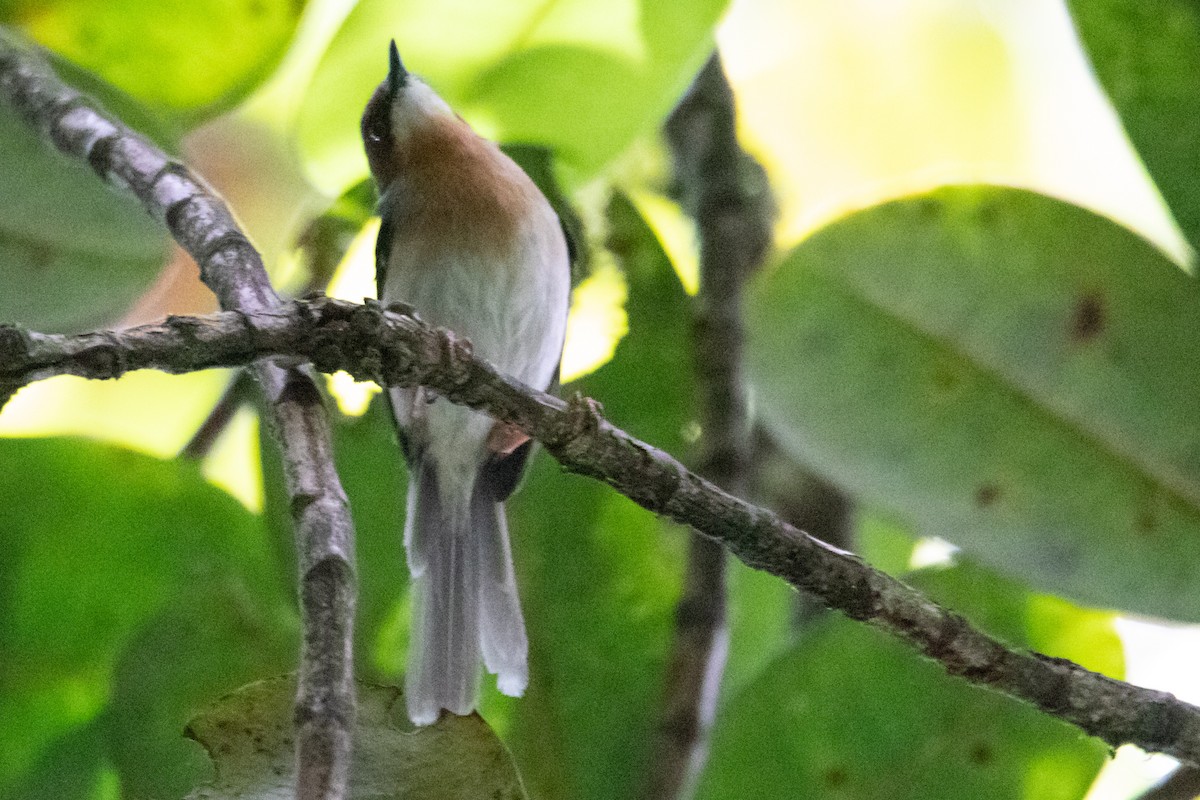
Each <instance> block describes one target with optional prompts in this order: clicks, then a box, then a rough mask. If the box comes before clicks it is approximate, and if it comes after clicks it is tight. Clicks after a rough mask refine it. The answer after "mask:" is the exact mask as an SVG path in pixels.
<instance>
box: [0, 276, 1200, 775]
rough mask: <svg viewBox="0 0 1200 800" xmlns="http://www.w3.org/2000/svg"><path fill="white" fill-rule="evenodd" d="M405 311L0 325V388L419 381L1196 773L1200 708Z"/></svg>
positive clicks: (858, 615) (970, 670)
mask: <svg viewBox="0 0 1200 800" xmlns="http://www.w3.org/2000/svg"><path fill="white" fill-rule="evenodd" d="M401 311H404V309H398V310H393V311H390V312H389V311H385V310H384V309H383V308H382V307H381V306H380V305H379V304H378V303H369V304H366V305H361V306H360V305H356V304H354V303H346V302H343V301H338V300H332V299H328V298H322V299H318V300H312V301H308V302H300V301H296V302H291V303H284V304H282V305H280V306H277V307H274V308H270V309H267V310H265V311H262V312H259V313H255V314H246V313H237V312H222V313H220V314H213V315H209V316H207V317H175V318H171V319H168V320H167V321H166V322H165V323H163V324H161V325H150V326H142V327H139V328H130V329H127V330H124V331H119V332H98V333H88V334H80V335H77V336H58V335H51V334H39V333H31V332H26V331H22V330H20V329H19V328H16V327H13V326H0V385H20V384H23V383H27V382H29V381H31V380H37V379H41V378H46V377H50V376H52V375H59V374H72V375H81V376H83V377H88V378H114V377H117V376H118V375H120V374H122V373H124V372H126V371H128V370H131V369H159V370H163V371H167V372H191V371H195V370H197V369H209V368H212V367H235V366H242V365H245V364H248V363H252V362H253V361H255V360H257V359H260V358H265V357H270V356H289V355H290V356H293V357H296V358H298V359H302V360H309V361H312V362H313V364H314V366H316V368H317V369H319V370H322V371H324V372H336V371H338V370H346V371H347V372H349V373H350V374H351V375H353V376H354V377H356V378H358V379H359V380H373V381H375V382H376V383H379V384H380V385H386V386H418V385H420V386H427V387H429V388H431V389H433V390H434V391H436V392H438V393H439V394H441V395H442V396H444V397H446V398H447V399H448V400H450V401H451V402H454V403H459V404H461V405H465V406H469V407H471V408H475V409H479V410H480V411H484V412H485V413H487V414H490V415H491V416H493V417H495V418H496V419H500V420H504V421H506V422H511V423H513V424H514V425H516V426H517V427H519V428H521V429H522V430H524V431H526V432H527V433H529V434H530V435H531V436H533V437H534V438H536V439H537V440H539V441H540V442H542V444H543V445H545V447H546V450H547V451H548V452H549V453H550V454H551V455H552V456H554V458H556V459H557V460H558V461H559V462H560V463H561V464H562V465H563V466H564V467H565V468H566V469H567V470H569V471H571V472H575V473H577V474H580V475H587V476H589V477H592V478H595V479H597V480H600V481H603V482H605V483H607V484H608V485H609V486H611V487H613V488H614V489H616V490H617V491H618V492H620V493H621V494H623V495H625V496H626V497H628V498H630V499H631V500H633V501H634V502H636V503H638V504H639V505H641V506H643V507H644V508H646V509H648V510H650V511H652V512H654V513H657V514H662V515H664V516H667V517H669V518H670V519H673V520H674V521H676V522H678V523H680V524H683V525H690V526H691V527H693V528H695V529H696V530H698V531H699V532H700V533H702V534H704V535H705V536H708V537H709V538H711V539H713V540H716V541H719V542H721V543H722V544H724V545H725V547H727V548H728V549H729V550H730V551H731V552H732V553H733V554H734V555H736V556H737V557H738V558H740V559H741V560H742V561H744V562H745V563H746V564H748V565H749V566H751V567H754V568H755V569H761V570H764V571H766V572H769V573H771V574H772V575H776V576H778V577H780V578H782V579H784V580H785V581H787V582H788V583H790V584H791V585H793V586H795V587H796V588H798V589H801V590H803V591H805V592H809V593H811V594H813V595H816V596H817V597H820V598H821V599H822V600H823V601H824V602H825V604H826V605H827V606H829V607H830V608H833V609H837V610H839V611H841V612H842V613H844V614H846V616H848V617H850V618H852V619H855V620H858V621H860V622H865V623H868V624H870V625H873V626H875V627H877V628H879V629H881V630H884V631H887V632H889V633H891V634H892V635H894V636H896V637H898V638H900V639H902V640H904V641H906V642H908V643H909V644H910V645H912V646H913V647H915V648H916V649H917V650H919V651H920V652H921V653H923V654H924V655H926V656H928V657H929V658H931V659H933V660H935V661H937V662H938V663H939V664H941V665H942V667H943V669H945V670H946V671H947V672H948V673H950V674H951V675H956V676H959V677H961V678H964V679H965V680H967V681H970V682H971V683H974V684H976V685H978V686H982V687H984V688H987V689H991V690H993V691H998V692H1002V693H1004V694H1007V695H1009V696H1011V697H1014V698H1017V699H1019V700H1023V701H1025V702H1027V703H1030V704H1031V705H1033V706H1035V707H1036V708H1038V709H1040V710H1042V711H1043V712H1045V713H1047V714H1050V715H1052V716H1055V717H1057V718H1059V719H1061V720H1063V721H1065V722H1069V723H1071V724H1072V725H1075V726H1077V727H1079V728H1080V729H1081V730H1083V731H1084V732H1085V733H1087V734H1090V735H1092V736H1096V737H1099V738H1100V739H1102V740H1103V741H1104V742H1106V743H1107V744H1109V745H1110V746H1112V747H1119V746H1120V745H1123V744H1135V745H1137V746H1139V747H1141V748H1142V749H1143V750H1147V751H1149V752H1157V753H1166V754H1167V755H1170V756H1174V757H1175V758H1178V759H1180V760H1181V761H1186V762H1189V763H1192V764H1194V765H1197V766H1200V708H1197V707H1196V706H1193V705H1190V704H1188V703H1184V702H1182V701H1180V700H1179V699H1177V698H1176V697H1174V696H1173V695H1171V694H1168V693H1167V692H1159V691H1154V690H1151V689H1145V688H1142V687H1139V686H1131V685H1130V684H1127V683H1124V682H1122V681H1118V680H1114V679H1112V678H1108V677H1105V676H1103V675H1100V674H1097V673H1094V672H1090V671H1088V670H1086V669H1084V668H1083V667H1081V666H1079V665H1078V664H1075V663H1073V662H1071V661H1067V660H1066V659H1061V658H1052V657H1049V656H1044V655H1041V654H1038V653H1030V652H1026V651H1023V650H1017V649H1012V648H1009V647H1007V646H1006V645H1004V644H1003V643H1002V642H1000V641H999V640H997V639H994V638H992V637H991V636H988V635H987V634H985V633H983V632H982V631H980V630H978V629H976V628H974V627H972V626H971V624H970V623H969V622H968V621H967V620H965V619H963V618H962V617H961V616H959V615H958V614H955V613H953V612H951V611H948V610H946V609H944V608H941V607H940V606H938V605H937V604H936V603H934V602H932V601H931V600H929V599H928V598H926V597H925V596H924V595H922V594H921V593H920V592H918V591H916V590H914V589H912V588H911V587H909V586H906V585H905V584H903V583H901V582H900V581H898V580H896V579H895V578H893V577H891V576H889V575H887V574H885V573H882V572H879V571H878V570H875V569H872V568H871V567H870V566H868V565H867V564H865V563H864V562H863V561H862V560H861V559H860V558H858V557H857V556H855V555H854V554H853V553H848V552H846V551H844V550H841V549H839V548H837V547H834V546H832V545H829V544H826V543H825V542H822V541H820V540H818V539H814V538H813V537H811V536H809V535H808V534H806V533H804V532H803V531H800V530H797V529H796V528H794V527H793V526H791V525H788V524H787V523H786V522H784V521H783V520H782V519H780V518H779V517H778V516H777V515H775V514H773V513H771V512H770V511H767V510H765V509H762V508H758V507H756V506H754V505H752V504H750V503H747V502H746V501H744V500H740V499H738V498H736V497H734V496H732V495H730V494H728V493H726V492H724V491H722V490H721V489H720V488H718V487H717V486H716V485H714V484H713V483H712V482H710V481H707V480H705V479H704V478H701V477H700V476H698V475H696V474H695V473H693V472H690V471H689V470H688V469H687V468H685V467H684V466H683V465H682V464H680V463H679V462H678V461H677V460H675V459H674V458H672V457H671V456H670V455H668V454H667V453H664V452H663V451H661V450H659V449H657V448H655V447H653V446H651V445H649V444H646V443H645V442H642V441H640V440H638V439H636V438H634V437H633V436H630V435H629V434H628V433H625V432H624V431H622V430H620V429H619V428H616V427H614V426H613V425H611V424H610V423H609V422H608V421H607V420H605V419H604V418H603V416H602V415H601V413H600V408H599V406H598V404H596V403H595V402H594V401H591V400H588V399H586V398H583V397H581V396H579V395H576V396H575V397H573V398H572V399H571V400H570V401H569V402H564V401H563V400H560V399H558V398H556V397H553V396H551V395H549V394H546V393H545V392H539V391H536V390H534V389H530V388H529V387H528V386H525V385H523V384H521V383H519V382H518V381H515V380H513V379H511V378H508V377H506V376H504V375H501V374H500V373H498V372H497V371H496V369H495V368H494V367H492V366H491V365H489V364H487V363H486V362H484V361H482V360H480V359H477V358H475V357H473V356H472V355H471V347H470V343H469V342H467V341H466V340H464V339H461V338H459V337H457V336H455V335H454V334H452V333H450V332H448V331H444V330H438V329H434V328H432V327H431V326H429V325H427V324H425V323H424V322H422V321H420V320H419V319H417V318H416V317H414V316H412V315H410V314H408V313H400V312H401ZM309 385H310V386H311V383H310V384H309Z"/></svg>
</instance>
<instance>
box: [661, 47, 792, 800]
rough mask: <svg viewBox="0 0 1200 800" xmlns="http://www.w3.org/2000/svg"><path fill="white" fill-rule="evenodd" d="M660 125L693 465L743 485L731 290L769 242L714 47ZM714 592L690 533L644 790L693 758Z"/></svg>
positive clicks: (704, 545) (721, 558)
mask: <svg viewBox="0 0 1200 800" xmlns="http://www.w3.org/2000/svg"><path fill="white" fill-rule="evenodd" d="M665 133H666V137H667V141H668V143H669V145H670V147H671V152H672V156H673V160H674V165H675V176H676V180H677V181H678V187H679V190H680V194H681V197H682V201H683V205H684V207H685V208H686V209H687V211H688V212H689V213H690V214H691V215H692V217H693V218H694V219H695V221H696V225H697V228H698V230H699V236H700V292H699V296H698V297H697V301H696V305H695V312H694V319H693V351H692V352H693V361H694V368H695V371H696V376H697V383H698V387H699V398H698V416H699V418H700V424H701V439H700V449H701V455H700V458H699V471H700V472H701V473H702V474H703V475H704V476H705V477H707V478H709V479H710V480H712V481H713V482H714V483H716V484H717V485H718V486H720V487H722V488H723V489H725V490H726V491H729V492H731V493H734V494H741V495H744V494H745V491H746V488H747V484H748V480H747V468H748V467H749V462H750V453H751V437H750V424H749V416H748V412H747V403H746V388H745V382H744V379H743V376H742V344H743V339H744V338H745V331H744V324H743V322H742V296H743V294H744V292H743V287H744V286H745V282H746V279H747V278H748V277H749V276H750V275H751V273H753V272H754V270H755V269H757V268H758V266H759V265H760V264H761V263H762V261H763V259H764V257H765V256H766V253H767V251H768V249H769V247H770V242H771V220H772V214H773V206H772V204H771V201H770V197H769V194H768V192H767V190H766V181H765V178H764V175H763V172H762V169H761V168H760V167H759V166H758V165H757V164H756V163H754V161H753V160H752V159H751V158H750V157H749V156H748V155H747V154H746V153H745V152H744V151H743V150H742V149H741V147H740V146H739V144H738V141H737V130H736V118H735V114H734V106H733V94H732V92H731V91H730V88H729V84H728V82H727V81H726V79H725V74H724V72H723V71H722V69H721V62H720V59H719V58H718V57H717V56H716V55H713V57H712V58H711V59H709V61H708V63H707V64H706V65H705V67H704V69H703V70H702V71H701V72H700V74H699V75H698V76H697V77H696V80H695V82H694V83H693V84H692V87H691V88H690V89H689V91H688V92H687V94H686V95H685V96H684V97H683V99H682V100H681V101H680V103H679V106H678V107H677V108H676V109H675V111H674V112H673V113H672V114H671V117H670V119H668V121H667V124H666V130H665ZM725 595H726V586H725V554H724V552H723V550H722V549H721V547H720V546H718V545H717V544H716V543H715V542H713V541H712V540H709V539H705V538H702V537H700V536H698V535H696V534H693V535H692V538H691V540H690V542H689V545H688V564H687V572H686V576H685V580H684V591H683V599H682V600H681V601H680V604H679V608H678V611H677V618H676V631H675V641H674V643H673V645H672V649H671V653H670V655H669V660H668V666H667V678H666V687H665V690H664V696H665V699H664V705H663V709H662V712H661V713H662V717H661V721H660V723H659V727H658V731H657V735H656V739H655V743H654V749H653V753H652V757H651V762H650V764H649V772H648V776H647V781H646V786H645V791H644V792H643V796H644V797H648V798H652V800H674V798H679V797H683V796H686V795H687V794H688V793H689V791H690V788H691V785H692V783H693V782H694V780H695V778H696V777H697V776H698V774H699V772H700V770H701V768H702V767H703V765H704V760H705V758H706V756H707V751H708V732H709V728H710V727H711V725H712V720H713V716H714V715H715V713H716V705H717V703H716V701H717V694H718V689H719V685H720V681H721V676H722V673H723V671H724V665H725V656H726V652H727V649H728V637H729V631H728V628H727V625H726V597H725Z"/></svg>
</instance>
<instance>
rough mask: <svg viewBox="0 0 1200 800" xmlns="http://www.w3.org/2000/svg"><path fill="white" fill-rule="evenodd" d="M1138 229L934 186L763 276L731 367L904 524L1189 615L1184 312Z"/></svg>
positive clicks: (1142, 605) (1103, 592)
mask: <svg viewBox="0 0 1200 800" xmlns="http://www.w3.org/2000/svg"><path fill="white" fill-rule="evenodd" d="M1197 299H1198V295H1197V293H1196V285H1195V283H1194V282H1193V281H1192V280H1191V279H1190V278H1188V277H1187V276H1186V275H1184V274H1183V273H1181V272H1180V271H1179V270H1178V269H1177V268H1176V267H1175V266H1174V265H1172V264H1171V263H1169V262H1168V261H1167V260H1166V259H1165V258H1164V257H1163V256H1162V255H1160V254H1159V253H1158V251H1156V250H1155V249H1154V248H1153V247H1151V246H1150V245H1149V244H1147V243H1146V242H1145V241H1144V240H1142V239H1140V238H1139V237H1137V236H1135V235H1133V234H1132V233H1130V232H1129V231H1127V230H1126V229H1124V228H1121V227H1119V226H1118V225H1116V224H1114V223H1112V222H1110V221H1108V220H1105V219H1103V218H1100V217H1097V216H1095V215H1093V214H1091V213H1088V212H1086V211H1083V210H1081V209H1079V208H1076V207H1073V206H1070V205H1067V204H1065V203H1061V202H1058V201H1055V200H1051V199H1049V198H1046V197H1042V196H1038V195H1035V194H1031V193H1028V192H1023V191H1018V190H1013V189H1000V188H994V187H993V188H986V187H953V188H946V189H941V190H938V191H936V192H933V193H931V194H929V195H927V196H924V197H921V198H916V199H908V200H902V201H899V202H894V203H889V204H887V205H883V206H880V207H877V208H873V209H869V210H867V211H864V212H861V213H859V214H856V215H854V216H852V217H849V218H847V219H844V220H842V221H840V222H837V223H834V224H833V225H831V226H829V227H828V228H826V229H825V230H823V231H822V232H820V233H818V234H817V235H815V236H813V237H812V238H811V239H809V240H808V241H807V242H805V243H804V244H802V245H801V246H800V247H799V248H797V249H796V250H795V251H794V252H793V253H792V255H791V256H790V257H789V258H787V259H786V261H785V262H784V263H783V264H782V265H781V266H780V267H779V268H778V269H775V270H774V271H772V272H771V273H770V274H769V275H767V276H765V277H764V279H762V280H761V281H760V282H759V283H758V285H757V288H756V291H755V292H754V296H753V298H752V300H751V303H750V315H749V316H750V319H749V325H750V330H751V343H750V351H749V371H750V374H751V376H752V380H753V383H754V385H755V387H756V390H757V397H758V400H759V403H760V407H761V410H762V413H763V415H764V417H765V419H766V421H767V422H768V424H769V425H770V427H771V428H772V429H773V430H774V431H775V433H776V435H777V436H778V437H779V440H780V442H781V443H782V444H784V446H786V447H788V448H789V449H790V450H791V452H792V453H793V454H794V455H795V456H796V457H797V458H799V459H801V460H803V461H805V462H807V463H809V464H811V465H813V466H814V467H815V468H816V469H818V470H819V471H821V472H823V473H825V474H827V475H828V476H830V477H831V478H832V480H833V481H834V482H836V483H839V484H840V485H842V486H845V487H847V488H848V489H849V490H851V491H852V492H854V493H856V494H857V495H859V496H860V497H861V498H862V499H863V500H865V501H866V502H868V503H870V504H872V505H874V506H876V507H878V508H879V509H881V510H882V511H884V512H886V513H890V514H895V515H896V516H897V517H898V518H899V519H901V520H902V521H903V522H904V523H906V524H909V525H911V527H912V529H913V530H914V532H916V533H918V534H920V535H936V536H940V537H942V538H943V539H946V540H948V541H950V542H953V543H955V544H957V545H960V546H961V547H963V548H965V549H966V550H967V551H968V552H969V553H971V554H972V555H974V556H975V557H977V558H979V559H980V560H982V561H983V562H984V563H986V564H988V565H990V566H993V567H997V568H1000V569H1003V570H1005V571H1007V572H1009V573H1011V574H1015V575H1019V576H1021V578H1022V579H1023V580H1028V581H1029V582H1030V583H1031V584H1032V585H1034V586H1037V587H1040V588H1043V589H1046V590H1050V591H1054V592H1055V593H1064V594H1066V595H1068V596H1071V597H1074V598H1077V599H1080V600H1082V601H1084V602H1087V603H1089V604H1092V605H1097V606H1114V607H1119V608H1125V609H1129V610H1132V611H1138V612H1144V613H1149V614H1158V615H1163V616H1168V617H1176V618H1180V619H1188V620H1196V619H1200V604H1198V603H1197V602H1196V598H1197V597H1200V563H1198V561H1200V551H1197V548H1196V547H1195V541H1196V536H1197V534H1198V533H1200V508H1198V506H1200V427H1197V425H1196V422H1195V421H1196V419H1198V418H1200V386H1198V385H1197V378H1196V371H1195V369H1194V366H1195V364H1197V363H1200V340H1197V338H1196V337H1195V336H1193V335H1191V332H1192V331H1195V330H1197V329H1200V302H1197Z"/></svg>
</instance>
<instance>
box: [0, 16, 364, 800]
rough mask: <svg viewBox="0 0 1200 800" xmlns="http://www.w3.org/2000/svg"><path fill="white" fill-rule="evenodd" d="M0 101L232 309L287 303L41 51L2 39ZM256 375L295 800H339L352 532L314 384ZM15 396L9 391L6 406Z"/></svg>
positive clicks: (170, 163) (152, 156)
mask: <svg viewBox="0 0 1200 800" xmlns="http://www.w3.org/2000/svg"><path fill="white" fill-rule="evenodd" d="M0 99H2V100H3V101H4V102H7V103H9V104H10V105H12V107H13V108H14V109H15V110H16V111H17V112H18V114H19V115H20V116H21V117H23V118H24V119H25V120H26V121H27V122H28V123H29V124H30V125H31V126H32V127H33V128H34V129H36V130H37V131H38V132H39V133H40V134H41V135H42V136H43V138H45V139H46V140H47V141H48V142H49V143H51V144H53V145H54V146H55V147H57V148H58V149H59V150H61V151H62V152H63V153H65V154H67V155H69V156H72V157H74V158H77V159H80V160H82V161H85V162H86V163H88V164H90V165H91V167H92V169H93V170H95V172H96V174H97V175H99V176H100V178H101V179H102V180H104V181H105V182H106V183H108V184H109V185H110V186H113V187H114V188H117V189H119V190H124V191H129V192H132V193H133V194H134V195H136V196H137V197H138V199H139V200H141V201H142V204H143V205H144V206H145V208H146V210H147V211H148V212H149V213H150V215H151V216H153V217H155V218H156V219H159V220H162V221H163V222H164V223H165V224H166V226H167V228H168V229H169V230H170V232H171V234H172V236H174V237H175V240H176V241H177V242H178V243H179V245H180V246H181V247H182V248H183V249H184V250H186V251H187V252H188V253H189V254H190V255H191V256H192V257H193V258H194V259H195V260H196V263H197V264H199V265H200V276H201V278H202V279H203V280H204V282H205V283H206V284H207V285H208V286H209V288H210V289H212V290H213V292H214V293H215V294H216V295H217V298H218V299H219V300H220V302H221V306H222V308H226V309H237V310H239V311H244V312H248V313H258V312H264V311H267V310H268V309H270V308H272V307H273V306H275V305H277V304H278V303H279V302H280V300H279V297H278V295H276V294H275V290H274V289H273V288H272V287H271V283H270V281H269V280H268V278H267V273H266V270H265V269H264V268H263V264H262V258H261V257H260V256H259V254H258V251H257V250H255V248H254V246H253V245H252V244H251V243H250V241H249V239H247V238H246V235H245V234H244V233H243V232H242V231H241V230H240V229H239V228H238V226H237V223H236V222H234V219H233V216H232V215H231V214H230V212H229V209H228V208H227V207H226V205H225V203H224V202H223V201H222V200H221V199H220V198H218V197H217V196H216V195H214V194H213V193H212V192H211V191H210V190H209V189H208V188H207V187H206V186H205V185H204V184H203V182H202V181H200V180H199V179H198V178H197V177H196V176H195V175H193V174H192V172H191V171H190V170H189V169H188V168H187V167H185V166H184V165H183V164H181V163H179V162H177V161H174V160H172V159H171V158H170V157H168V156H167V155H166V154H165V153H163V152H162V151H161V150H159V149H158V148H157V147H155V146H154V145H152V144H151V143H150V142H148V141H147V140H146V139H144V138H142V137H141V136H139V135H138V134H136V133H134V132H133V131H132V130H130V129H129V128H127V127H125V126H124V125H123V124H122V123H121V122H120V121H119V120H117V119H115V118H113V117H111V116H109V115H107V114H105V113H103V112H102V111H100V110H98V109H97V108H96V107H95V106H94V104H93V103H92V101H90V100H89V99H88V98H86V97H85V96H83V95H81V94H80V93H79V92H77V91H75V90H74V89H72V88H70V87H68V86H67V85H66V84H64V83H62V81H60V80H59V79H58V78H57V77H56V76H55V75H54V74H53V72H52V71H51V70H50V68H49V67H48V66H47V65H46V64H45V62H44V61H43V59H42V58H41V57H40V56H39V55H38V54H37V53H36V52H34V51H32V50H30V49H28V48H26V47H24V46H22V45H20V44H18V43H17V42H16V41H15V40H14V39H13V38H12V35H11V34H8V33H6V32H4V31H3V30H0ZM254 373H255V376H256V378H257V379H258V382H259V384H261V386H262V389H263V392H264V393H265V394H266V399H267V407H268V409H269V414H268V424H269V426H270V428H271V429H272V430H273V431H274V435H275V438H276V440H277V442H278V443H279V446H280V448H281V449H282V451H283V460H284V463H285V464H286V465H287V467H288V469H287V478H288V492H289V494H290V495H291V498H292V514H293V518H294V524H295V526H296V542H297V547H298V550H299V552H300V596H301V606H302V608H303V611H304V646H303V652H302V655H301V662H300V677H299V692H298V697H297V701H296V724H297V743H296V752H297V762H298V763H297V773H296V774H297V776H298V777H297V796H298V797H299V798H301V800H340V799H341V798H344V797H346V794H347V792H346V780H347V775H348V765H349V758H350V727H351V723H352V720H353V716H354V694H353V688H354V687H353V673H352V669H353V666H352V660H351V643H352V628H353V618H354V605H355V590H354V527H353V524H352V522H351V520H350V513H349V507H348V503H347V500H346V495H345V493H344V492H343V491H342V486H341V482H340V481H339V479H338V476H337V472H336V470H335V468H334V462H333V454H332V445H331V440H330V430H329V421H328V419H327V417H326V415H325V410H324V407H323V406H322V404H321V396H320V394H319V392H318V390H317V387H316V384H315V383H313V380H312V378H311V377H310V376H309V375H308V374H306V373H305V372H304V371H302V370H301V369H300V368H298V367H297V366H294V365H287V364H285V363H283V362H279V361H263V362H261V363H258V364H255V365H254ZM10 389H11V387H10V386H9V385H8V384H6V383H5V382H0V402H2V401H3V400H5V399H7V396H8V395H9V394H10V391H9V390H10Z"/></svg>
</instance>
